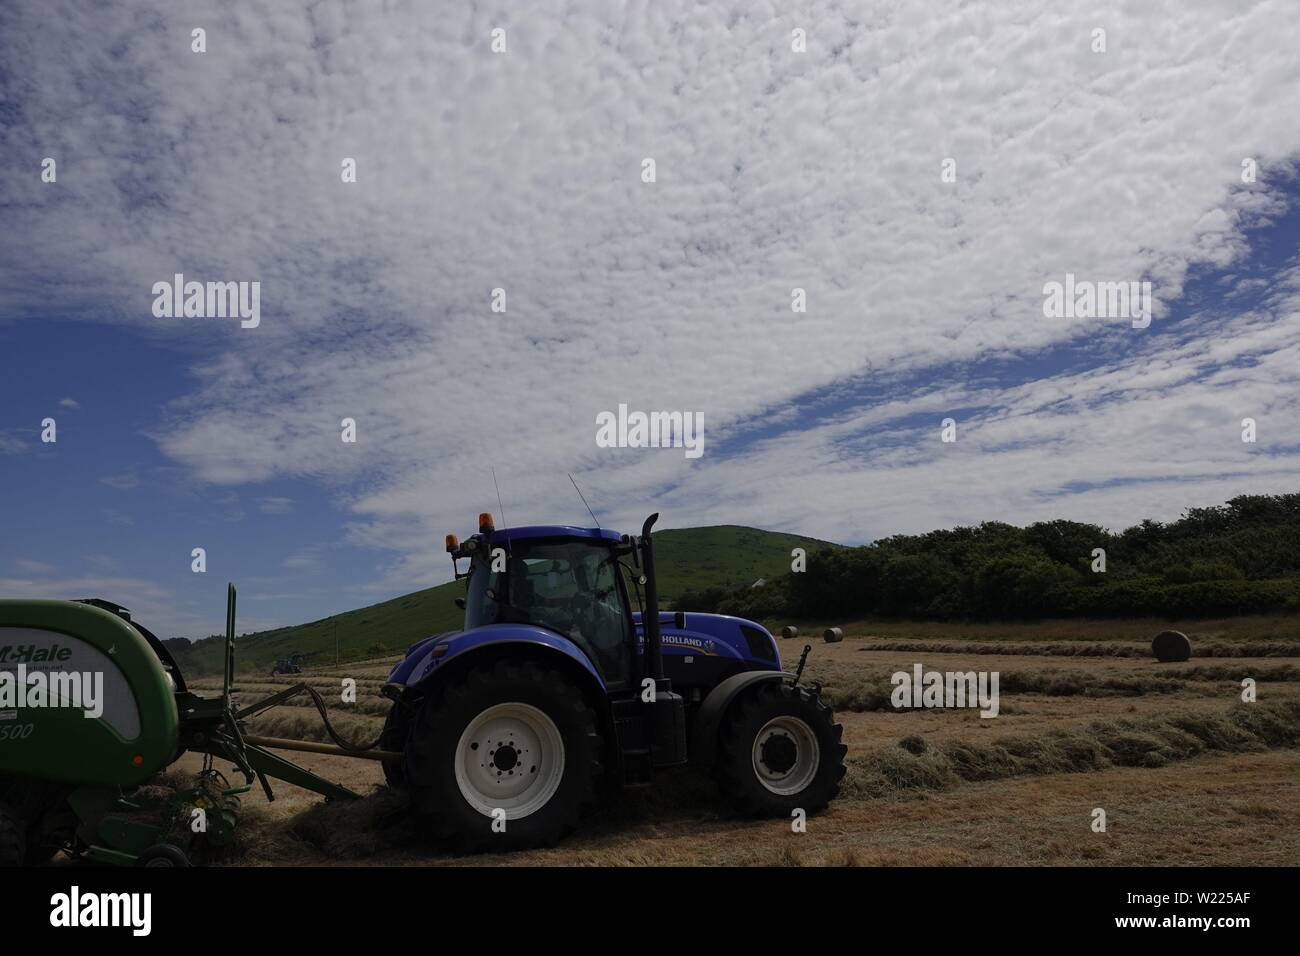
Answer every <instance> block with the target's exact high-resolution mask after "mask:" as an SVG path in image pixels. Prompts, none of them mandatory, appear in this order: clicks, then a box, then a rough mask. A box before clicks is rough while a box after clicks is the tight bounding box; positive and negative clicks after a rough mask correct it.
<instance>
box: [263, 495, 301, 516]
mask: <svg viewBox="0 0 1300 956" xmlns="http://www.w3.org/2000/svg"><path fill="white" fill-rule="evenodd" d="M257 508H258V510H259V511H261V512H262V513H263V514H268V515H287V514H290V513H291V512H292V511H293V499H292V498H259V499H258V500H257Z"/></svg>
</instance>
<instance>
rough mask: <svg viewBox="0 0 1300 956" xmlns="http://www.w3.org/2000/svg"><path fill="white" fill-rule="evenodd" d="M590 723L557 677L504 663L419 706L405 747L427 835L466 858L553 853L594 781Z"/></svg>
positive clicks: (596, 764) (571, 689)
mask: <svg viewBox="0 0 1300 956" xmlns="http://www.w3.org/2000/svg"><path fill="white" fill-rule="evenodd" d="M602 746H603V745H602V741H601V737H600V734H599V733H598V731H597V726H596V715H595V713H594V711H593V710H592V708H591V706H590V705H589V704H588V702H587V701H586V699H585V698H584V697H583V694H582V692H581V691H580V690H579V689H578V688H577V687H576V686H574V685H573V684H572V683H571V682H570V681H569V680H567V679H566V678H565V677H564V676H563V675H561V674H560V673H558V672H557V671H554V670H549V669H547V668H545V667H543V666H541V665H539V664H536V663H532V662H528V661H522V662H511V661H503V662H500V663H498V664H496V665H495V666H493V667H490V668H483V669H478V670H473V671H471V672H470V673H469V674H468V675H466V676H465V677H464V679H463V680H457V681H455V682H454V683H452V684H450V685H449V686H447V687H444V688H441V689H440V690H439V691H438V692H436V693H435V694H433V695H431V696H430V697H428V698H426V700H425V702H424V703H423V704H422V705H421V708H420V711H419V713H418V714H417V716H416V718H415V725H414V726H413V727H412V730H411V733H410V735H409V737H408V740H407V745H406V777H407V784H408V786H409V789H410V793H411V803H412V807H413V809H414V810H415V813H416V816H417V818H418V819H420V820H421V821H422V823H423V824H424V827H425V829H426V831H427V832H428V833H429V834H430V835H431V836H433V837H434V838H436V839H440V840H445V841H448V842H452V843H454V844H456V845H458V846H459V847H460V848H461V849H464V850H469V851H483V850H516V849H523V848H527V847H534V846H550V845H553V844H554V843H555V842H556V841H558V840H559V839H560V837H562V836H564V835H565V834H566V833H568V832H569V831H570V830H572V829H573V828H574V827H575V826H576V825H577V823H578V819H579V816H580V814H581V812H582V810H583V808H584V807H585V806H586V805H587V804H589V803H590V802H591V801H592V799H593V795H594V789H595V782H596V780H597V779H598V778H599V777H600V772H601V766H600V764H601V753H602Z"/></svg>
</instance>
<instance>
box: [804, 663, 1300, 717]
mask: <svg viewBox="0 0 1300 956" xmlns="http://www.w3.org/2000/svg"><path fill="white" fill-rule="evenodd" d="M955 669H957V670H962V671H965V670H969V669H968V668H955ZM814 676H815V678H816V679H819V680H822V681H823V684H824V686H823V687H822V694H823V696H824V697H825V698H826V700H827V702H828V703H829V704H830V705H831V706H832V707H834V708H835V709H836V710H849V711H857V712H860V713H862V712H869V711H894V710H897V711H899V712H900V713H902V712H904V711H905V710H907V709H908V708H896V707H895V706H894V705H893V702H892V699H891V698H892V694H893V690H894V685H893V683H892V682H891V680H890V677H891V673H887V672H877V673H875V674H872V675H870V676H867V677H863V678H853V679H851V680H845V681H844V682H843V683H839V682H838V680H837V678H839V679H843V677H844V676H845V675H844V674H843V673H842V672H838V673H837V672H835V671H834V670H831V671H830V672H825V671H823V672H819V673H816V674H815V675H814ZM1246 677H1250V678H1253V679H1254V680H1255V681H1256V682H1257V683H1261V684H1262V683H1269V682H1286V681H1300V667H1297V666H1295V665H1293V664H1280V665H1274V666H1267V665H1264V666H1260V667H1250V666H1249V665H1233V666H1222V665H1221V666H1217V667H1216V666H1201V667H1195V668H1190V669H1188V670H1185V671H1174V672H1169V673H1159V674H1088V673H1079V672H1076V671H1061V670H1051V669H1046V670H1041V671H1025V670H1010V671H1005V670H999V671H998V692H999V693H1000V694H1002V695H1006V694H1040V695H1042V696H1045V697H1142V696H1146V695H1151V694H1184V695H1194V696H1201V697H1213V696H1216V695H1223V694H1235V693H1236V692H1237V691H1238V690H1239V686H1238V685H1239V684H1240V682H1241V680H1242V679H1243V678H1246Z"/></svg>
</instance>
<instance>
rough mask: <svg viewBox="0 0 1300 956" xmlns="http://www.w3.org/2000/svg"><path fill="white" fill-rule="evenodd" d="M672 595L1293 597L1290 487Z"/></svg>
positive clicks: (1297, 508) (947, 614) (1279, 601)
mask: <svg viewBox="0 0 1300 956" xmlns="http://www.w3.org/2000/svg"><path fill="white" fill-rule="evenodd" d="M1102 567H1104V570H1100V568H1102ZM675 603H676V606H677V607H679V608H683V609H686V610H696V611H713V612H717V613H722V614H735V615H738V616H741V617H749V618H759V619H763V618H777V617H790V618H805V619H807V618H811V619H823V620H824V619H846V618H851V617H855V616H861V617H874V616H879V617H891V618H914V619H936V620H951V619H963V620H1014V619H1020V620H1023V619H1036V618H1048V617H1145V616H1156V617H1171V618H1186V617H1219V616H1227V615H1236V614H1254V613H1267V612H1279V611H1300V494H1286V495H1241V496H1238V497H1236V498H1233V499H1232V500H1231V501H1228V502H1227V503H1226V504H1223V505H1219V506H1215V507H1209V508H1189V509H1187V510H1186V511H1185V512H1184V513H1183V515H1182V517H1180V518H1179V519H1178V520H1176V521H1172V522H1168V523H1162V522H1159V521H1151V520H1147V521H1143V522H1141V523H1140V524H1137V525H1134V526H1133V527H1131V528H1126V529H1124V530H1123V531H1119V532H1112V531H1108V530H1107V529H1105V528H1102V527H1100V526H1098V525H1094V524H1084V523H1081V522H1077V521H1065V520H1058V521H1044V522H1038V523H1035V524H1031V525H1029V526H1028V527H1024V528H1020V527H1016V526H1014V525H1010V524H1004V523H1002V522H997V521H987V522H984V523H982V524H980V525H977V526H973V527H960V528H952V529H949V530H940V531H930V532H928V533H926V534H916V535H894V536H892V537H888V538H882V539H881V540H879V541H875V542H873V543H871V544H868V545H863V546H861V547H855V548H848V547H831V548H826V549H824V550H821V551H816V552H813V553H811V554H809V555H808V557H807V568H806V570H804V571H801V572H791V573H788V574H785V575H782V576H780V577H778V578H773V579H770V580H767V581H766V582H764V583H763V584H761V585H759V586H757V587H751V586H747V585H739V586H736V587H732V588H709V589H705V590H700V591H686V592H683V593H682V594H681V596H680V597H679V598H678V600H677V601H676V602H675Z"/></svg>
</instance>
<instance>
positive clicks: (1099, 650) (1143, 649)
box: [857, 641, 1300, 658]
mask: <svg viewBox="0 0 1300 956" xmlns="http://www.w3.org/2000/svg"><path fill="white" fill-rule="evenodd" d="M857 649H858V650H860V651H911V652H915V653H919V654H1002V655H1009V656H1025V657H1039V656H1045V657H1146V658H1149V657H1151V643H1150V642H1149V641H1148V642H1146V643H1134V642H1121V641H1106V642H1100V641H1042V642H1038V641H1033V642H1025V641H1020V642H1014V643H1013V642H1010V641H997V642H992V641H870V642H868V643H865V644H860V645H858V648H857ZM1192 657H1194V658H1196V657H1300V642H1295V641H1204V642H1200V641H1193V642H1192Z"/></svg>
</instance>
